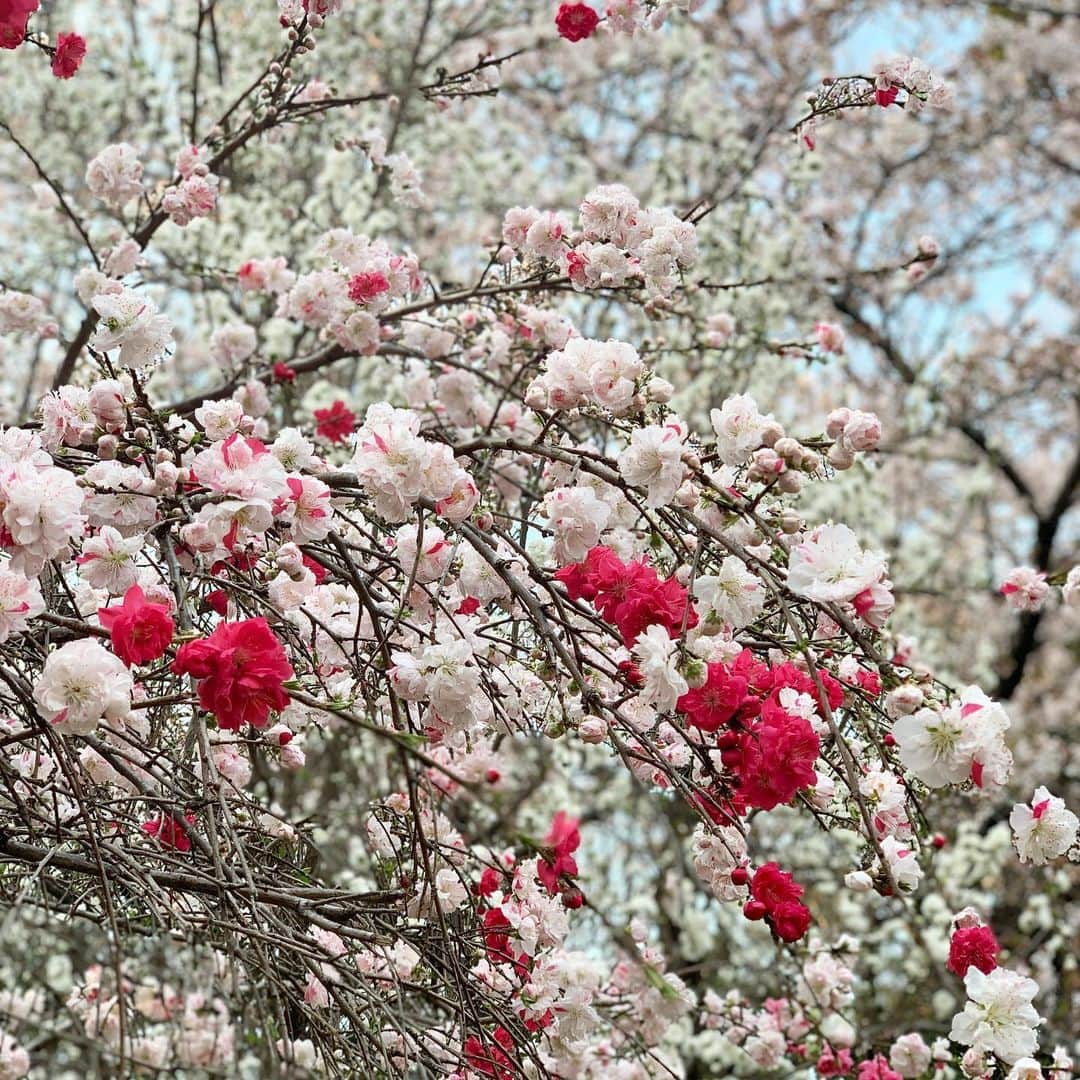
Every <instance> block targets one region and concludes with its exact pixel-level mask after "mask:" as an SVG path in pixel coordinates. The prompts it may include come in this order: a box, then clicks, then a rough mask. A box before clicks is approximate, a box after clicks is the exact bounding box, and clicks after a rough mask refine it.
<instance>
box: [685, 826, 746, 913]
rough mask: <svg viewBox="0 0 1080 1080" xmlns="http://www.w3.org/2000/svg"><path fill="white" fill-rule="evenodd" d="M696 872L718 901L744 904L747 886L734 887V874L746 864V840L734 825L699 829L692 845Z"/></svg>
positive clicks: (696, 828)
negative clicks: (732, 901) (732, 877)
mask: <svg viewBox="0 0 1080 1080" xmlns="http://www.w3.org/2000/svg"><path fill="white" fill-rule="evenodd" d="M690 858H691V860H692V862H693V864H694V872H695V873H696V874H697V876H698V877H699V878H701V880H702V881H703V882H704V883H705V884H706V885H707V886H708V887H709V891H710V892H711V893H712V894H713V896H715V897H716V898H717V899H718V900H725V901H731V900H741V899H744V898H745V896H746V885H745V883H744V884H742V885H737V884H735V882H734V881H732V880H731V871H732V870H734V869H735V868H736V867H737V866H743V865H744V864H745V863H746V838H745V837H744V836H743V834H742V833H741V832H740V831H739V830H738V829H736V828H735V827H734V826H733V825H721V826H718V827H717V828H714V829H709V830H706V829H705V827H704V826H703V825H700V824H699V825H697V826H696V827H695V829H694V835H693V838H692V839H691V843H690Z"/></svg>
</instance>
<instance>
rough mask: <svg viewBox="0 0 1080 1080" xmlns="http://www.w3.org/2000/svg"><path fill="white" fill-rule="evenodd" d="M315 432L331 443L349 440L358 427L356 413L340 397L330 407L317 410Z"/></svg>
mask: <svg viewBox="0 0 1080 1080" xmlns="http://www.w3.org/2000/svg"><path fill="white" fill-rule="evenodd" d="M315 421H316V423H315V434H316V435H318V436H319V438H320V439H325V440H326V441H327V442H330V443H343V442H347V441H348V438H349V436H350V435H351V434H352V433H353V429H354V428H355V427H356V414H355V413H354V412H353V411H352V410H351V409H350V408H349V407H348V406H347V405H346V404H345V402H344V401H341V400H340V399H338V400H337V401H335V402H334V404H333V405H331V406H330V408H329V409H316V410H315Z"/></svg>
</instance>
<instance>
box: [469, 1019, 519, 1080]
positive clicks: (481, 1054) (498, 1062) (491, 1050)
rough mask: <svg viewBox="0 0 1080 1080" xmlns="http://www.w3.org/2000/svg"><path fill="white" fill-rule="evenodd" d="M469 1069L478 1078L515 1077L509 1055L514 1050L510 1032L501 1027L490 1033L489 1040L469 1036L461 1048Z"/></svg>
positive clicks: (509, 1079) (505, 1079)
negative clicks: (476, 1074) (478, 1076)
mask: <svg viewBox="0 0 1080 1080" xmlns="http://www.w3.org/2000/svg"><path fill="white" fill-rule="evenodd" d="M462 1049H463V1050H464V1051H465V1060H466V1061H467V1062H468V1063H469V1068H470V1069H472V1070H473V1072H475V1073H478V1074H479V1075H480V1076H491V1077H494V1080H512V1077H514V1076H516V1075H517V1067H516V1066H515V1065H514V1062H513V1060H512V1059H511V1058H510V1054H511V1053H513V1050H514V1039H513V1036H511V1034H510V1032H509V1031H507V1030H506V1028H504V1027H502V1026H501V1025H500V1026H499V1027H497V1028H496V1029H495V1030H494V1031H493V1032H492V1033H491V1038H490V1039H483V1038H481V1037H480V1036H479V1035H470V1036H469V1037H468V1038H467V1039H466V1040H465V1045H464V1046H463V1048H462Z"/></svg>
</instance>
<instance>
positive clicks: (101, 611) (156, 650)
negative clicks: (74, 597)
mask: <svg viewBox="0 0 1080 1080" xmlns="http://www.w3.org/2000/svg"><path fill="white" fill-rule="evenodd" d="M98 619H99V620H100V622H101V625H102V626H103V627H104V628H105V629H106V630H108V631H109V636H110V637H111V639H112V647H113V652H114V653H116V655H117V656H119V657H120V659H121V660H123V661H124V663H125V664H127V666H128V667H133V666H135V665H136V664H146V663H149V662H150V661H151V660H157V659H158V657H160V656H164V655H165V650H166V649H167V648H168V647H169V642H170V641H172V636H173V630H174V629H175V627H174V624H173V621H172V616H171V615H170V614H169V608H168V605H166V604H151V603H149V602H148V601H147V599H146V594H145V593H144V592H143V591H142V589H141V588H140V587H139V586H138V585H132V586H131V588H130V589H128V591H127V592H126V593H124V601H123V603H122V604H119V605H118V606H114V607H108V608H98Z"/></svg>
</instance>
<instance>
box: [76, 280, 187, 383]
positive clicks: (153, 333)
mask: <svg viewBox="0 0 1080 1080" xmlns="http://www.w3.org/2000/svg"><path fill="white" fill-rule="evenodd" d="M91 304H92V306H93V308H94V310H95V311H96V312H97V313H98V315H100V316H101V319H100V321H99V323H98V328H97V332H96V333H95V334H94V336H93V338H92V339H91V341H90V344H91V345H92V346H93V347H94V348H95V349H100V350H101V351H102V352H108V351H109V349H115V348H116V347H117V346H119V347H120V363H121V364H123V365H124V366H125V367H142V366H143V365H145V364H152V363H154V362H155V361H156V360H158V359H160V357H161V354H162V353H163V352H165V350H166V349H168V347H169V346H170V345H171V344H172V340H173V337H172V322H171V321H170V320H169V318H168V316H166V315H162V314H161V313H160V312H159V311H158V309H157V308H156V307H155V306H154V304H153V302H152V301H151V300H149V299H147V298H146V297H145V296H142V295H140V294H139V293H137V292H135V291H134V290H132V289H124V290H123V291H122V292H119V293H99V294H98V295H97V296H95V297H94V298H93V300H92V301H91Z"/></svg>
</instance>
